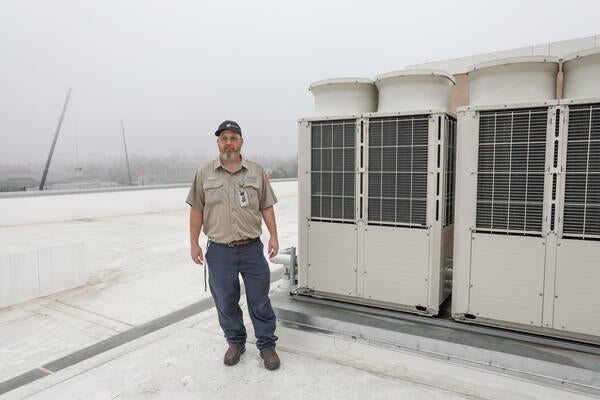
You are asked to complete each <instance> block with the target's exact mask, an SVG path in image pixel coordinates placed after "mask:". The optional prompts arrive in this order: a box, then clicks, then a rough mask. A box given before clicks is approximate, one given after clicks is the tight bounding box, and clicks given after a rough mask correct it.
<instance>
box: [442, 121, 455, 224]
mask: <svg viewBox="0 0 600 400" xmlns="http://www.w3.org/2000/svg"><path fill="white" fill-rule="evenodd" d="M446 132H447V135H448V136H447V140H446V152H447V154H446V169H445V171H444V172H445V181H446V194H445V199H444V204H445V208H446V209H445V213H444V226H448V225H451V224H453V223H454V185H455V180H456V177H455V176H456V175H455V174H456V119H454V118H450V117H448V118H447V119H446Z"/></svg>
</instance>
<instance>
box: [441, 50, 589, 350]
mask: <svg viewBox="0 0 600 400" xmlns="http://www.w3.org/2000/svg"><path fill="white" fill-rule="evenodd" d="M572 62H573V63H575V62H577V61H576V60H575V59H573V61H569V60H566V59H565V64H564V66H565V70H564V82H565V92H568V91H569V90H571V89H570V88H569V85H570V82H571V81H572V80H573V79H574V80H577V79H582V80H583V81H584V82H585V81H588V82H590V84H592V83H591V81H593V80H596V79H597V76H598V75H596V78H594V79H592V77H591V76H588V77H587V78H583V77H580V78H577V77H572V76H569V72H570V63H572ZM584 69H586V68H584ZM557 72H558V60H557V59H553V58H547V57H546V58H535V57H531V58H524V59H512V60H500V61H497V62H493V63H488V64H486V65H484V66H478V67H476V68H475V69H474V70H473V71H471V72H470V73H469V81H470V103H471V106H469V107H463V108H461V109H459V110H458V143H457V159H458V162H457V172H458V173H457V184H456V185H457V192H456V224H455V248H454V256H455V258H454V276H453V295H452V316H453V318H455V319H458V320H464V321H466V322H472V323H479V324H486V325H494V326H500V327H504V328H510V329H517V330H523V331H530V332H534V333H542V334H545V335H551V336H558V337H566V338H571V339H577V340H584V341H589V342H599V341H600V311H599V309H598V304H600V295H599V293H600V292H599V291H598V287H599V286H600V268H598V267H599V266H600V263H599V261H598V260H599V259H600V242H599V241H598V240H599V239H600V101H598V99H596V102H593V101H590V100H589V99H588V100H571V101H569V103H568V104H569V105H564V104H563V105H561V104H562V103H563V102H561V104H559V103H558V101H556V100H548V99H554V98H555V97H556V96H555V93H556V92H555V90H556V74H557ZM597 73H599V72H597ZM515 82H516V83H515ZM511 85H512V86H511ZM507 86H510V91H507V90H506V88H507ZM582 86H583V87H585V86H586V85H585V84H583V85H582ZM596 87H598V86H597V84H596ZM599 94H600V93H599ZM496 95H497V96H496ZM574 95H576V93H574Z"/></svg>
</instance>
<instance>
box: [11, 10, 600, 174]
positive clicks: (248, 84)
mask: <svg viewBox="0 0 600 400" xmlns="http://www.w3.org/2000/svg"><path fill="white" fill-rule="evenodd" d="M599 15H600V2H599V1H597V0H589V1H583V0H582V1H570V2H567V1H527V0H520V1H514V0H503V1H458V0H457V1H413V2H405V1H380V0H370V1H352V0H339V1H337V0H336V1H327V0H319V1H314V0H302V1H281V0H280V1H275V0H265V1H260V0H255V1H242V0H240V1H225V0H224V1H212V2H208V1H200V0H197V1H184V0H169V1H167V0H163V1H152V0H143V1H142V0H137V1H135V0H103V1H100V0H99V1H84V0H38V1H29V0H0V140H1V141H0V164H8V163H21V162H36V163H39V162H45V160H46V157H47V155H48V151H49V148H50V144H51V142H52V136H53V134H54V130H55V128H56V124H57V122H58V118H59V115H60V111H61V109H62V105H63V102H64V99H65V96H66V93H67V90H68V88H69V87H73V93H72V96H71V101H70V104H69V109H68V110H67V114H66V116H65V120H64V123H63V129H62V131H61V136H60V138H59V140H58V144H57V147H56V152H55V158H54V160H55V161H68V160H76V159H77V158H78V159H79V160H101V159H112V158H119V157H123V150H122V142H121V130H120V119H121V118H123V119H124V120H125V128H126V134H127V141H128V143H127V146H128V150H129V153H130V154H133V153H136V154H140V155H146V156H166V155H169V154H171V153H172V152H174V151H178V152H181V153H187V154H189V155H200V154H203V155H206V156H213V155H214V154H215V152H216V144H215V137H214V135H213V132H214V130H215V128H216V126H217V125H218V123H219V122H220V121H221V120H223V119H234V120H237V122H239V123H240V125H241V127H242V129H243V130H244V137H245V144H244V146H245V153H246V154H249V155H258V154H260V155H264V156H272V157H288V156H292V155H294V154H295V153H296V149H297V145H296V143H297V124H296V121H297V119H298V118H299V117H303V116H309V115H311V114H312V111H313V97H312V95H311V94H310V92H309V91H308V90H307V89H308V85H309V83H310V82H312V81H315V80H320V79H327V78H332V77H343V76H363V77H373V76H375V75H377V74H380V73H383V72H388V71H393V70H398V69H402V68H404V66H406V65H409V64H416V63H422V62H428V61H437V60H443V59H448V58H457V57H462V56H468V55H474V54H479V53H486V52H492V51H499V50H505V49H510V48H516V47H524V46H529V45H534V44H541V43H547V42H552V41H560V40H567V39H574V38H578V37H584V36H591V35H597V34H600V28H598V16H599Z"/></svg>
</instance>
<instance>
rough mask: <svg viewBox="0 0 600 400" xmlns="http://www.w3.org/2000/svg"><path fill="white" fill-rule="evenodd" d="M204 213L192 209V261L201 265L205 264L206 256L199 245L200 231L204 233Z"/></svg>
mask: <svg viewBox="0 0 600 400" xmlns="http://www.w3.org/2000/svg"><path fill="white" fill-rule="evenodd" d="M202 215H203V214H202V212H201V211H198V210H196V209H195V208H193V207H191V208H190V249H191V250H190V252H191V256H192V260H193V261H194V262H195V263H196V264H199V265H203V264H204V256H203V255H202V248H201V247H200V245H199V244H198V239H199V238H200V231H202Z"/></svg>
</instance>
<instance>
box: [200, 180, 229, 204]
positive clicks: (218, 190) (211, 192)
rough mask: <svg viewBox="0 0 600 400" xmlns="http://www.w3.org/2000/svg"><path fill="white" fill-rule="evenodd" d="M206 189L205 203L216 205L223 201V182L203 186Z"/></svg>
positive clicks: (206, 183) (213, 182)
mask: <svg viewBox="0 0 600 400" xmlns="http://www.w3.org/2000/svg"><path fill="white" fill-rule="evenodd" d="M202 189H204V203H205V204H214V203H218V202H220V201H223V200H224V198H223V182H219V181H210V182H204V183H203V184H202Z"/></svg>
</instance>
